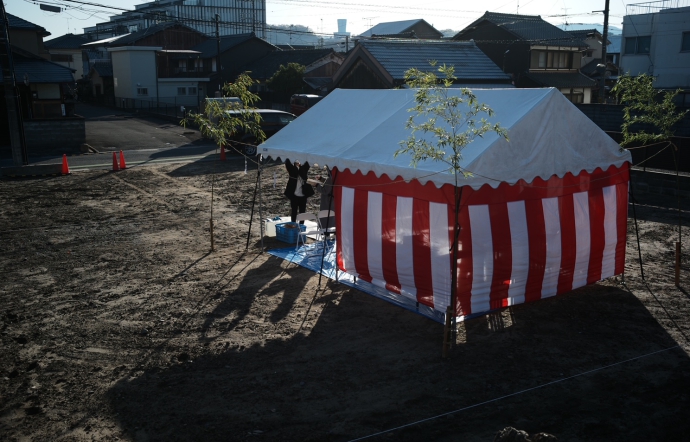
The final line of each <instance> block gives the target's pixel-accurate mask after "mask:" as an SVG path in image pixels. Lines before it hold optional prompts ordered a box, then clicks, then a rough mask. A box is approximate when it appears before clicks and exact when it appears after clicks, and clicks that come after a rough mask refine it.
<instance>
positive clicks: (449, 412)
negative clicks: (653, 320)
mask: <svg viewBox="0 0 690 442" xmlns="http://www.w3.org/2000/svg"><path fill="white" fill-rule="evenodd" d="M676 348H681V347H680V345H674V346H673V347H668V348H664V349H661V350H657V351H653V352H651V353H647V354H644V355H641V356H635V357H634V358H630V359H626V360H624V361H619V362H614V363H613V364H609V365H605V366H603V367H599V368H595V369H592V370H588V371H585V372H582V373H578V374H574V375H572V376H568V377H565V378H562V379H557V380H555V381H551V382H547V383H545V384H541V385H537V386H535V387H530V388H526V389H524V390H520V391H516V392H514V393H510V394H506V395H504V396H500V397H497V398H494V399H489V400H487V401H483V402H478V403H476V404H473V405H469V406H467V407H463V408H458V409H457V410H453V411H448V412H446V413H443V414H439V415H436V416H432V417H428V418H426V419H421V420H418V421H415V422H411V423H409V424H405V425H401V426H399V427H395V428H390V429H388V430H384V431H379V432H378V433H374V434H370V435H368V436H363V437H359V438H357V439H351V440H350V441H349V442H356V441H360V440H365V439H369V438H372V437H376V436H380V435H382V434H386V433H390V432H392V431H397V430H401V429H403V428H408V427H412V426H414V425H419V424H421V423H424V422H429V421H432V420H435V419H438V418H441V417H445V416H450V415H452V414H455V413H459V412H461V411H465V410H469V409H471V408H476V407H479V406H482V405H486V404H490V403H492V402H498V401H500V400H503V399H507V398H509V397H513V396H518V395H520V394H524V393H527V392H530V391H534V390H538V389H540V388H544V387H548V386H550V385H554V384H558V383H561V382H564V381H568V380H570V379H574V378H578V377H580V376H585V375H588V374H591V373H595V372H597V371H602V370H606V369H608V368H611V367H615V366H617V365H622V364H626V363H628V362H632V361H636V360H638V359H642V358H646V357H649V356H653V355H656V354H659V353H663V352H666V351H669V350H673V349H676Z"/></svg>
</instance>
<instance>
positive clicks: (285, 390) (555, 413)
mask: <svg viewBox="0 0 690 442" xmlns="http://www.w3.org/2000/svg"><path fill="white" fill-rule="evenodd" d="M261 269H262V268H260V269H257V271H262V270H261ZM263 270H267V271H268V269H263ZM304 271H305V270H304V269H299V268H292V269H291V268H288V270H287V273H294V272H304ZM270 276H271V275H269V277H267V280H268V279H270ZM272 276H276V275H272ZM275 288H276V287H273V288H272V287H271V286H269V288H268V291H269V292H270V290H272V289H275ZM223 296H226V297H227V300H226V301H224V302H231V301H230V300H232V302H237V303H239V304H240V305H245V306H246V305H250V304H251V303H252V302H253V301H254V298H255V297H261V296H271V293H262V292H261V291H259V292H258V293H257V292H253V291H251V290H237V291H234V292H231V293H223ZM313 303H314V304H315V305H320V306H321V307H323V308H322V313H321V314H320V316H319V317H318V320H317V321H316V322H315V324H314V326H313V328H311V329H310V328H309V327H306V328H302V329H301V330H300V332H298V333H296V334H293V335H292V336H291V337H285V336H281V335H279V334H276V335H275V336H268V337H267V338H266V340H265V343H264V344H262V345H254V346H252V347H250V348H242V347H238V346H237V344H236V343H234V342H233V340H232V335H228V336H227V337H222V336H221V337H219V338H217V339H216V340H214V341H213V342H212V343H211V344H210V348H209V351H208V352H207V354H210V353H212V355H208V356H204V357H200V358H198V359H195V360H187V359H185V357H184V356H182V357H180V356H179V355H174V354H170V355H168V356H169V357H170V364H169V365H168V366H166V367H161V368H159V369H152V370H147V371H144V372H139V373H136V374H135V375H134V376H132V377H129V378H127V379H124V380H121V381H118V382H117V383H116V384H114V385H113V387H112V388H111V389H110V391H109V392H108V393H107V397H108V399H109V400H110V401H111V402H112V403H113V405H114V406H115V408H116V409H117V413H118V416H119V424H120V426H121V428H122V429H123V430H124V432H125V435H126V436H127V437H131V438H134V439H136V440H165V441H170V440H208V441H213V440H219V441H220V440H223V441H235V440H257V441H276V440H281V441H308V440H314V441H316V440H319V441H321V440H329V441H330V440H332V441H346V440H351V439H354V438H357V437H362V436H367V435H372V434H376V433H378V432H381V431H384V430H389V429H393V428H399V427H401V426H405V425H407V424H410V423H413V422H417V421H420V420H424V419H428V418H432V417H434V416H439V415H443V414H445V413H449V412H451V411H454V410H462V411H457V412H455V413H449V414H447V415H445V416H443V417H438V418H435V419H430V420H428V421H425V422H421V423H418V424H416V425H411V426H408V427H404V428H400V429H398V430H396V431H392V432H387V433H386V434H382V435H380V436H377V437H372V438H370V439H368V440H397V441H400V440H402V441H418V440H434V441H458V440H463V441H474V440H477V441H479V440H483V441H487V440H493V435H494V434H495V433H496V432H497V431H499V430H501V429H502V428H504V427H507V426H513V427H515V428H519V429H521V430H525V431H527V432H528V433H536V432H540V431H544V432H548V433H551V434H554V435H556V436H557V437H559V440H564V441H565V440H588V441H617V440H620V441H631V440H688V438H690V421H688V419H687V416H689V415H690V414H689V413H690V359H689V358H688V357H687V355H686V354H685V353H684V352H683V351H682V350H681V349H679V348H677V347H676V345H677V344H676V342H675V341H674V340H673V339H672V338H671V337H670V336H668V334H667V333H666V332H665V331H664V329H663V328H662V327H661V326H660V325H659V324H658V323H657V321H656V320H655V319H654V318H652V316H651V315H650V314H649V312H648V311H647V309H646V308H645V307H644V306H643V305H642V304H641V303H640V302H639V300H638V299H637V298H636V297H635V296H633V295H632V294H630V293H629V292H626V291H625V290H623V289H622V288H617V287H606V286H599V285H595V286H590V287H586V288H583V289H580V290H577V291H575V292H573V293H572V294H568V295H564V296H562V297H558V298H552V299H549V300H544V301H540V302H537V303H533V304H528V305H521V306H517V307H513V308H510V309H507V310H505V311H503V312H499V313H494V314H492V315H490V316H488V317H482V318H477V319H473V320H471V321H468V322H467V323H466V324H464V325H463V327H462V330H463V333H461V338H462V339H463V341H464V342H463V343H461V344H459V345H458V346H457V347H455V348H454V349H453V350H452V353H451V357H450V359H449V360H442V359H441V357H440V353H441V328H440V326H439V325H438V324H436V323H434V322H432V321H429V320H427V319H424V318H422V317H419V316H416V315H414V314H412V313H410V312H407V311H404V310H402V309H399V308H397V307H394V306H392V305H389V304H387V303H385V302H383V301H380V300H378V299H375V298H372V297H369V296H367V295H364V294H361V293H359V292H357V291H350V290H347V289H345V288H343V287H342V286H339V285H331V286H330V287H329V289H327V290H326V291H320V292H316V293H314V299H313ZM290 308H291V305H290V302H288V303H287V304H286V305H280V304H277V305H276V312H278V313H276V315H275V317H271V318H265V320H266V321H271V322H274V323H275V324H276V325H277V324H278V323H279V322H281V321H284V320H285V317H286V315H285V314H284V312H282V309H290ZM231 310H232V309H231V308H228V307H227V306H224V307H223V308H222V309H217V310H216V312H215V319H216V320H217V319H219V318H220V317H221V316H222V315H225V314H227V315H230V314H231ZM240 324H241V325H240ZM294 327H303V325H300V324H297V323H295V324H294ZM233 328H234V329H237V328H243V329H244V330H243V333H251V332H252V326H251V322H246V321H235V322H233ZM199 332H200V333H203V332H204V330H200V331H199ZM665 349H668V350H665ZM161 351H165V350H164V349H163V350H161ZM653 352H658V353H656V354H653V355H649V356H645V357H642V358H637V357H639V356H642V355H648V354H650V353H653ZM633 358H637V359H634V360H630V359H633ZM627 360H629V361H628V362H625V363H620V364H618V363H619V362H621V361H627ZM602 367H605V368H603V369H600V368H602ZM583 373H585V374H583ZM580 374H583V375H581V376H578V375H580ZM549 383H551V384H549ZM544 384H549V385H546V386H544V387H542V388H538V387H540V386H543V385H544ZM516 392H522V393H520V394H515V393H516ZM477 404H479V405H477ZM141 410H155V411H156V412H155V413H140V411H141ZM144 415H146V416H154V418H153V419H151V418H148V420H145V419H144V418H142V416H144ZM391 437H392V438H393V439H391Z"/></svg>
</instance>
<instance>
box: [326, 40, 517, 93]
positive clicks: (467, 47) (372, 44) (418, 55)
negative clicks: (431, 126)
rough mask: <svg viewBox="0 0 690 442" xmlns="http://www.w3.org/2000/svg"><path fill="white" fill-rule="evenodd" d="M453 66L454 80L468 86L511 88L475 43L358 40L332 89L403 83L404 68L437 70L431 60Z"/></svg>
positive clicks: (369, 87)
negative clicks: (455, 78)
mask: <svg viewBox="0 0 690 442" xmlns="http://www.w3.org/2000/svg"><path fill="white" fill-rule="evenodd" d="M432 60H435V61H436V62H437V63H439V64H444V63H445V64H446V65H453V66H454V67H455V76H456V77H457V80H456V83H457V84H460V85H466V86H469V87H512V86H511V84H510V76H509V75H507V74H505V73H503V71H501V69H500V68H499V67H498V66H496V64H495V63H494V62H493V61H491V60H490V59H489V57H487V56H486V55H485V54H484V53H483V52H482V51H481V50H479V48H478V47H477V45H475V44H474V42H461V41H440V40H402V39H390V40H387V39H373V40H360V41H359V42H358V43H357V45H356V46H355V48H354V49H353V50H352V51H351V52H350V53H349V54H348V56H347V58H346V59H345V61H343V64H342V65H341V66H340V68H339V69H338V71H337V72H336V73H335V75H334V77H333V84H332V86H331V89H334V88H343V89H391V88H396V87H401V86H403V85H404V84H405V71H407V70H408V69H410V68H417V69H420V70H423V71H430V70H433V71H436V69H437V68H432V67H431V66H430V64H429V62H430V61H432Z"/></svg>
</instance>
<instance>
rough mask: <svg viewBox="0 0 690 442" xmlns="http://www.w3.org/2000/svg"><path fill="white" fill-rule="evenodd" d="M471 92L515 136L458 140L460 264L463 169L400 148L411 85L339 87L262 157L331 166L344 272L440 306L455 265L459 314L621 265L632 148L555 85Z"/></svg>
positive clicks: (582, 281)
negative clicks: (417, 158)
mask: <svg viewBox="0 0 690 442" xmlns="http://www.w3.org/2000/svg"><path fill="white" fill-rule="evenodd" d="M450 93H459V91H457V90H451V91H450ZM473 93H474V94H475V95H476V96H477V100H478V102H480V103H485V104H487V105H488V106H490V107H491V108H492V109H493V110H494V112H495V114H494V116H493V117H492V118H489V121H490V122H492V123H495V122H500V124H501V126H503V127H504V128H505V129H507V131H508V137H509V141H506V140H505V139H503V138H501V137H499V136H498V135H496V134H494V133H491V134H487V135H486V136H485V137H484V138H478V139H476V140H475V141H474V142H472V143H471V144H470V145H468V146H467V147H466V148H465V149H464V150H463V153H462V154H463V159H462V163H461V167H462V169H463V170H465V171H467V172H470V173H471V174H472V176H470V177H468V178H463V177H460V178H459V187H460V189H461V199H460V208H459V219H458V223H457V226H458V228H459V241H458V242H457V262H456V265H453V263H452V256H453V253H452V244H453V237H454V229H455V226H456V223H455V222H454V221H455V220H454V218H455V197H454V195H455V176H454V175H453V173H452V172H451V171H450V170H449V169H448V165H447V164H445V163H441V162H431V161H425V162H422V163H420V164H418V166H417V167H416V168H415V167H411V166H410V158H409V157H407V156H405V155H399V156H398V157H395V156H394V152H395V151H396V150H398V149H399V148H400V144H399V143H400V142H401V141H402V140H405V139H406V138H408V137H409V135H410V131H409V129H406V128H405V122H406V120H407V119H408V118H409V117H410V115H411V114H410V112H409V109H410V108H412V107H413V106H414V104H415V102H414V90H407V89H401V90H335V91H333V92H332V93H331V94H330V95H328V96H327V97H326V98H324V99H323V100H322V101H321V102H320V103H318V104H317V105H316V106H315V107H314V108H313V109H311V110H310V111H309V112H307V113H305V114H304V115H302V116H300V117H299V118H298V119H297V120H295V121H294V122H292V123H291V124H290V125H288V126H287V127H286V128H284V129H282V130H281V131H280V132H278V133H277V134H276V135H274V136H273V137H271V138H270V139H269V140H268V141H266V142H265V143H264V144H262V145H261V146H259V153H260V154H262V155H263V156H264V157H266V158H273V159H281V160H285V159H290V160H292V161H295V160H299V161H302V162H304V161H309V162H310V163H311V164H318V165H320V166H322V165H328V166H329V167H330V168H331V169H332V174H333V175H332V177H333V183H334V201H333V204H334V208H335V211H336V228H337V262H338V267H339V268H340V269H341V270H342V271H345V272H348V273H350V274H352V275H355V276H357V277H358V278H361V279H363V280H365V281H369V282H371V283H372V284H375V285H377V286H380V287H383V288H385V289H387V290H389V291H390V292H392V293H395V294H397V296H401V297H406V298H409V299H412V300H414V301H416V302H417V303H419V304H422V305H425V306H429V307H431V308H433V309H434V310H438V311H440V312H445V311H446V308H447V307H448V306H449V305H450V303H451V281H452V278H451V276H452V272H453V269H455V270H456V272H457V273H456V275H457V285H456V288H457V291H456V302H455V305H454V306H452V309H454V310H453V311H454V312H455V318H456V319H460V320H462V319H463V318H468V317H472V316H476V315H480V314H484V313H486V312H488V311H491V310H493V309H498V308H502V307H507V306H512V305H516V304H520V303H525V302H530V301H535V300H538V299H542V298H547V297H551V296H555V295H558V294H562V293H566V292H569V291H571V290H573V289H575V288H578V287H581V286H584V285H587V284H592V283H594V282H596V281H599V280H602V279H605V278H608V277H610V276H613V275H616V274H621V273H623V270H624V259H625V243H626V228H627V224H626V223H627V204H628V200H627V194H628V181H629V167H630V160H631V157H630V154H629V152H627V151H624V150H621V149H620V147H619V146H618V145H617V144H616V143H615V142H614V141H613V140H612V139H611V138H610V137H609V136H607V135H606V134H605V133H604V132H603V131H602V130H601V129H599V128H598V127H597V126H596V125H595V124H594V123H593V122H592V121H590V120H589V119H588V118H587V117H586V116H585V115H584V114H582V113H581V112H580V111H579V110H578V109H577V108H576V107H575V106H574V105H573V104H571V103H570V102H569V101H568V100H567V99H566V98H565V97H564V96H563V95H562V94H561V93H560V92H559V91H558V90H555V89H486V90H474V91H473Z"/></svg>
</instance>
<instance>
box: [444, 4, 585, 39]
mask: <svg viewBox="0 0 690 442" xmlns="http://www.w3.org/2000/svg"><path fill="white" fill-rule="evenodd" d="M484 21H487V22H490V23H493V24H494V25H496V26H500V27H502V28H504V29H505V30H506V31H508V32H510V33H511V34H513V35H514V36H515V37H517V38H519V39H520V40H524V41H528V42H531V43H532V44H539V43H541V44H558V45H560V46H570V47H587V44H586V43H585V42H583V41H581V40H578V39H576V38H574V37H573V36H572V35H571V34H569V33H568V32H566V31H564V30H562V29H559V28H558V27H556V26H554V25H552V24H551V23H549V22H547V21H545V20H543V19H542V18H541V17H540V16H538V15H518V14H500V13H498V12H488V11H487V12H486V13H484V15H483V16H481V17H480V18H479V19H477V20H475V21H474V22H473V23H472V24H470V25H469V26H467V27H466V28H465V29H463V30H462V31H460V32H459V33H458V34H456V36H455V37H454V38H455V39H459V38H462V34H463V33H464V32H465V31H467V30H469V29H472V28H474V27H475V26H477V25H478V24H480V23H482V22H484Z"/></svg>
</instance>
